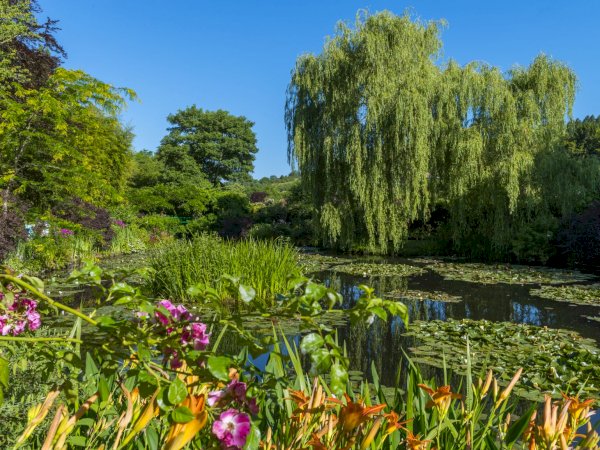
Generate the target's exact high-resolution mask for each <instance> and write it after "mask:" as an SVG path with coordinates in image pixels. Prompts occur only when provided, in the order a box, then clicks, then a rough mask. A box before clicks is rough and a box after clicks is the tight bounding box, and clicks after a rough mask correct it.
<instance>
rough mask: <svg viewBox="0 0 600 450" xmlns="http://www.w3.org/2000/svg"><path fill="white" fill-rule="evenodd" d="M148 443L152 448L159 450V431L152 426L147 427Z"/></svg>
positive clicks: (151, 449) (152, 449)
mask: <svg viewBox="0 0 600 450" xmlns="http://www.w3.org/2000/svg"><path fill="white" fill-rule="evenodd" d="M145 434H146V443H147V444H148V448H149V449H150V450H158V433H157V432H156V430H155V429H154V428H152V427H148V428H146V431H145Z"/></svg>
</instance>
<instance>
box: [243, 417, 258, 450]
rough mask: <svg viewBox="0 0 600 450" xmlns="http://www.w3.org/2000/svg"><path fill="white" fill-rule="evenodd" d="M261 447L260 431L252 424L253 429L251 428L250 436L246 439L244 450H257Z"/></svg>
mask: <svg viewBox="0 0 600 450" xmlns="http://www.w3.org/2000/svg"><path fill="white" fill-rule="evenodd" d="M259 445H260V429H259V428H258V427H257V426H256V424H255V423H254V422H252V428H250V434H249V435H248V437H247V438H246V445H244V450H257V449H258V446H259Z"/></svg>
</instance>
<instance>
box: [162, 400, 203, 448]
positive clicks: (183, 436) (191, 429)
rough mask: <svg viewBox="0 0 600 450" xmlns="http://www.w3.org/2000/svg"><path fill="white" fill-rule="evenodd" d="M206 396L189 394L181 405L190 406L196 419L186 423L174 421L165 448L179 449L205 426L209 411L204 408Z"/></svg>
mask: <svg viewBox="0 0 600 450" xmlns="http://www.w3.org/2000/svg"><path fill="white" fill-rule="evenodd" d="M205 401H206V397H205V396H204V395H202V394H201V395H193V394H189V395H188V396H187V397H186V398H185V400H184V401H183V402H182V403H181V406H185V407H187V408H189V410H190V411H191V412H192V414H193V415H194V419H192V420H191V421H189V422H186V423H174V424H173V425H171V428H170V429H169V434H168V435H167V440H166V444H165V450H179V449H181V448H183V447H185V446H186V445H187V443H188V442H190V441H191V440H192V439H193V438H194V436H196V434H198V432H199V431H200V430H201V429H202V428H204V425H206V421H207V420H208V413H207V412H206V410H205V409H204V405H205Z"/></svg>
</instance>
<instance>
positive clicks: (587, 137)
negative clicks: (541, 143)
mask: <svg viewBox="0 0 600 450" xmlns="http://www.w3.org/2000/svg"><path fill="white" fill-rule="evenodd" d="M565 147H566V148H567V149H568V150H569V151H570V152H572V153H573V154H577V155H595V156H600V116H598V117H594V116H586V117H584V118H583V120H581V119H575V120H571V121H570V122H569V123H568V124H567V136H566V138H565Z"/></svg>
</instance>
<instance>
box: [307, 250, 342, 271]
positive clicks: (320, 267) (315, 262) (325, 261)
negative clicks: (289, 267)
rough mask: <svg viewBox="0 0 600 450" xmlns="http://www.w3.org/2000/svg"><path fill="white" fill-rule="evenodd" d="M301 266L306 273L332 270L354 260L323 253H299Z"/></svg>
mask: <svg viewBox="0 0 600 450" xmlns="http://www.w3.org/2000/svg"><path fill="white" fill-rule="evenodd" d="M298 257H299V260H300V265H301V266H302V270H303V271H304V272H305V273H313V272H322V271H325V270H330V269H332V268H333V267H335V266H337V265H340V264H348V263H351V262H352V261H353V260H352V259H351V258H346V257H343V256H335V255H323V254H321V253H307V252H303V253H299V254H298Z"/></svg>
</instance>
